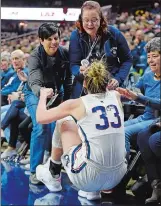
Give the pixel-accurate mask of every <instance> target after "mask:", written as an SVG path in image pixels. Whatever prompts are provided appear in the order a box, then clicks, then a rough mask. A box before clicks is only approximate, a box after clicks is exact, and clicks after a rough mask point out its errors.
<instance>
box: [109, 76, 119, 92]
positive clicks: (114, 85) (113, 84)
mask: <svg viewBox="0 0 161 206" xmlns="http://www.w3.org/2000/svg"><path fill="white" fill-rule="evenodd" d="M118 86H119V82H118V81H117V80H116V79H113V78H112V79H111V80H110V82H109V83H108V85H107V89H108V90H114V89H116V88H117V87H118Z"/></svg>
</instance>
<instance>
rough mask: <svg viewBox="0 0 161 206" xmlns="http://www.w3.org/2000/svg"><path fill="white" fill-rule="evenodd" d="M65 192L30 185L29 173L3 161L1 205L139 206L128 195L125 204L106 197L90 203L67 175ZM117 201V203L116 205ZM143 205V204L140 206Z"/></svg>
mask: <svg viewBox="0 0 161 206" xmlns="http://www.w3.org/2000/svg"><path fill="white" fill-rule="evenodd" d="M62 185H63V190H62V191H61V192H59V193H50V192H49V190H48V189H47V188H46V187H45V186H35V185H32V184H29V171H26V170H24V168H23V167H21V166H20V165H18V164H17V165H15V164H13V163H8V162H5V161H1V205H2V206H8V205H19V206H25V205H30V206H31V205H69V206H72V205H73V206H74V205H107V206H110V205H114V206H116V205H133V206H134V205H139V204H138V203H136V202H135V200H134V197H133V196H131V195H127V199H126V201H125V202H124V203H121V202H120V201H119V199H120V197H118V199H117V200H115V201H114V200H113V199H111V198H110V196H109V195H107V194H106V195H104V196H103V198H102V199H101V201H88V200H87V199H85V198H81V197H78V195H77V188H75V187H74V186H73V185H72V184H71V182H70V181H69V179H68V177H67V175H66V173H63V175H62ZM116 201H117V203H116ZM140 205H143V204H140Z"/></svg>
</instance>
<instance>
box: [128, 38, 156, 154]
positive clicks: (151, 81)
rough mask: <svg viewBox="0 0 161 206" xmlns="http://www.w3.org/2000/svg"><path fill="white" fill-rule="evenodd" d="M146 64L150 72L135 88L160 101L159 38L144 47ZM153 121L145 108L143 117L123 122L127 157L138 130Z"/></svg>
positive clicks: (151, 111) (149, 111) (149, 109)
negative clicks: (146, 58)
mask: <svg viewBox="0 0 161 206" xmlns="http://www.w3.org/2000/svg"><path fill="white" fill-rule="evenodd" d="M146 50H147V56H148V64H149V66H150V69H151V71H149V72H146V73H145V74H144V75H143V76H142V77H141V78H140V80H139V81H138V83H137V84H136V87H137V88H139V89H140V90H141V91H143V92H144V95H145V96H147V97H149V98H154V99H160V38H159V37H155V38H153V39H152V40H151V41H149V42H148V43H147V45H146ZM154 119H155V115H154V110H153V109H152V108H150V107H149V106H146V107H145V111H144V114H143V115H140V116H138V117H137V118H135V119H132V120H128V121H126V122H125V138H126V150H127V153H128V155H129V153H130V143H131V142H132V141H135V142H136V137H137V134H138V132H139V131H140V130H142V129H144V128H146V127H147V126H149V125H150V124H151V123H152V122H153V120H154Z"/></svg>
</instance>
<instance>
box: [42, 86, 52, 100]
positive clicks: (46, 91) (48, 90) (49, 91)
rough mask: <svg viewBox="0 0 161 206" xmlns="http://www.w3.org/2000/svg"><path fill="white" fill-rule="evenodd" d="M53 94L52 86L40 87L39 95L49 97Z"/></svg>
mask: <svg viewBox="0 0 161 206" xmlns="http://www.w3.org/2000/svg"><path fill="white" fill-rule="evenodd" d="M53 95H54V92H53V89H52V88H45V87H41V89H40V97H46V98H51V97H52V96H53Z"/></svg>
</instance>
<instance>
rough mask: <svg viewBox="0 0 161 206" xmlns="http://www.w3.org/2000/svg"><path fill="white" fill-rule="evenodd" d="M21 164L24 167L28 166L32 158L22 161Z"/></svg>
mask: <svg viewBox="0 0 161 206" xmlns="http://www.w3.org/2000/svg"><path fill="white" fill-rule="evenodd" d="M19 163H20V164H22V165H27V164H29V163H30V157H28V158H27V159H22V160H20V162H19Z"/></svg>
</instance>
